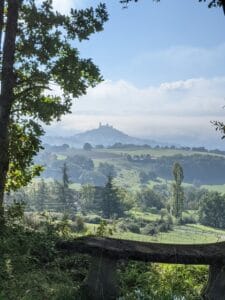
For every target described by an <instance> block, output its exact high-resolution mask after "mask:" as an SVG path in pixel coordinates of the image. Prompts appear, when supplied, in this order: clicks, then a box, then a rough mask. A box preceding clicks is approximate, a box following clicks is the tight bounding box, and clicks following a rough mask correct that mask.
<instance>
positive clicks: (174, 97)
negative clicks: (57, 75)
mask: <svg viewBox="0 0 225 300" xmlns="http://www.w3.org/2000/svg"><path fill="white" fill-rule="evenodd" d="M224 105H225V77H220V78H213V79H204V78H197V79H189V80H185V81H177V82H167V83H163V84H161V85H159V86H150V87H147V88H142V89H141V88H137V87H135V86H134V85H132V84H130V83H129V82H126V81H122V80H121V81H117V82H111V81H105V82H103V83H101V84H100V85H98V86H97V87H96V88H94V89H89V91H88V93H87V95H86V96H83V97H81V98H80V99H78V100H76V101H75V104H74V105H73V108H72V114H71V115H67V116H65V117H63V121H62V122H61V128H62V129H64V130H67V131H71V134H72V133H73V130H86V129H89V128H93V127H96V126H97V125H98V123H99V122H109V123H111V124H113V125H114V126H115V127H117V128H119V129H121V130H124V131H126V132H127V133H129V134H132V135H136V136H148V137H151V138H153V139H156V140H157V139H158V140H159V139H160V140H161V139H165V138H166V140H167V141H169V140H177V141H178V140H182V139H188V140H194V139H195V140H196V141H199V143H201V142H203V141H206V140H207V139H208V140H210V139H213V138H215V137H216V134H215V130H214V129H213V128H212V125H211V124H210V121H211V120H218V119H220V120H221V119H223V117H224V115H225V111H224V110H223V106H224ZM57 128H58V127H57ZM57 130H58V129H57ZM217 138H218V140H219V137H218V136H217ZM188 140H187V141H188Z"/></svg>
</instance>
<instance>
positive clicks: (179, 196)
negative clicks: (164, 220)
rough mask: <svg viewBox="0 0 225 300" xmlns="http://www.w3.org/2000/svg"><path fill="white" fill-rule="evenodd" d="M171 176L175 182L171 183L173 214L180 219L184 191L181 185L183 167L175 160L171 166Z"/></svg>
mask: <svg viewBox="0 0 225 300" xmlns="http://www.w3.org/2000/svg"><path fill="white" fill-rule="evenodd" d="M173 176H174V180H175V182H174V183H173V186H172V187H173V210H172V211H173V215H174V216H175V218H177V219H182V211H183V206H184V191H183V188H182V186H181V184H182V181H183V179H184V175H183V169H182V167H181V165H180V164H179V163H178V162H176V163H175V164H174V166H173Z"/></svg>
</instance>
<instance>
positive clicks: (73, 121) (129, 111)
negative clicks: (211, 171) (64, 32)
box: [48, 0, 225, 147]
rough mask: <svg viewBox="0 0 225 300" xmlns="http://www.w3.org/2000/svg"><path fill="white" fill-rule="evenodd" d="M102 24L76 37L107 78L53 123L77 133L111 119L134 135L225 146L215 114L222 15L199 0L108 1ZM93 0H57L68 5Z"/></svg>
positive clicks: (222, 69) (224, 46)
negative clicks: (106, 18)
mask: <svg viewBox="0 0 225 300" xmlns="http://www.w3.org/2000/svg"><path fill="white" fill-rule="evenodd" d="M105 2H106V4H107V7H108V12H109V14H110V20H109V21H108V22H107V24H106V25H105V30H104V31H103V32H101V33H98V34H95V35H93V36H91V38H90V40H89V41H87V42H83V43H81V44H79V43H78V44H77V47H78V49H79V50H80V54H81V56H82V57H91V58H93V61H94V62H95V63H96V64H97V65H98V66H99V67H100V69H101V71H102V75H103V77H104V79H105V82H103V83H102V84H100V85H99V86H97V87H96V88H94V89H90V90H89V91H88V93H87V95H86V96H84V97H81V98H80V99H77V100H76V101H75V104H74V106H73V113H72V114H71V115H69V116H65V117H64V118H63V120H62V122H61V123H58V124H56V125H54V126H53V127H51V130H49V131H48V132H49V133H51V134H54V133H55V132H57V133H58V134H64V133H65V134H73V132H75V131H76V130H80V131H83V130H86V129H90V128H94V127H97V126H98V123H99V122H103V123H104V122H109V123H111V124H112V125H114V126H115V127H116V128H118V129H121V130H123V131H125V132H126V133H129V134H130V135H135V136H144V137H149V138H153V139H156V140H160V141H162V140H165V141H172V142H181V143H185V142H186V144H193V143H197V144H201V143H204V144H205V145H207V146H210V145H211V146H212V147H213V146H214V145H215V146H218V144H219V145H220V146H221V147H222V146H223V144H225V142H221V141H220V137H219V135H218V134H216V133H215V131H214V129H213V128H212V125H211V124H210V120H223V119H224V120H225V118H224V117H225V110H224V109H223V106H224V105H225V16H224V15H223V11H222V9H218V8H217V9H208V8H207V5H206V3H198V0H161V2H160V3H155V2H153V1H151V0H140V1H139V3H137V4H135V3H132V4H130V6H129V8H128V9H122V5H121V4H120V3H119V0H107V1H105ZM97 3H98V1H95V0H92V1H90V0H86V1H85V0H83V1H82V0H75V1H73V0H67V1H66V0H64V1H61V0H55V1H54V4H55V7H57V9H61V10H62V11H64V12H66V11H67V10H68V9H69V8H70V7H71V6H75V7H78V8H83V7H87V6H89V5H93V6H95V5H97Z"/></svg>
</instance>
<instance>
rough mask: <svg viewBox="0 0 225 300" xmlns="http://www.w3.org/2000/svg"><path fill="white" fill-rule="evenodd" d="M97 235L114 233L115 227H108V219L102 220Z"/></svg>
mask: <svg viewBox="0 0 225 300" xmlns="http://www.w3.org/2000/svg"><path fill="white" fill-rule="evenodd" d="M96 235H97V236H105V235H107V236H108V235H109V236H110V235H113V229H112V228H111V227H108V223H107V222H106V220H101V222H100V224H99V226H98V228H97V231H96Z"/></svg>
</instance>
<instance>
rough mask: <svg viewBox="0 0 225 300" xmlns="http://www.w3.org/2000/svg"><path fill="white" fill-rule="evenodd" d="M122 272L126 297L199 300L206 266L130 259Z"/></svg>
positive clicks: (124, 299) (121, 268)
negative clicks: (131, 260)
mask: <svg viewBox="0 0 225 300" xmlns="http://www.w3.org/2000/svg"><path fill="white" fill-rule="evenodd" d="M119 274H120V284H121V299H123V300H126V299H127V300H128V299H129V300H136V299H143V300H144V299H145V300H147V299H149V300H150V299H151V300H158V299H163V300H173V299H187V300H198V299H199V300H200V299H201V297H200V292H201V289H202V288H203V286H204V285H205V284H206V279H207V267H202V266H183V265H164V264H146V263H136V262H130V263H128V264H127V265H126V264H124V265H121V267H120V271H119Z"/></svg>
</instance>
